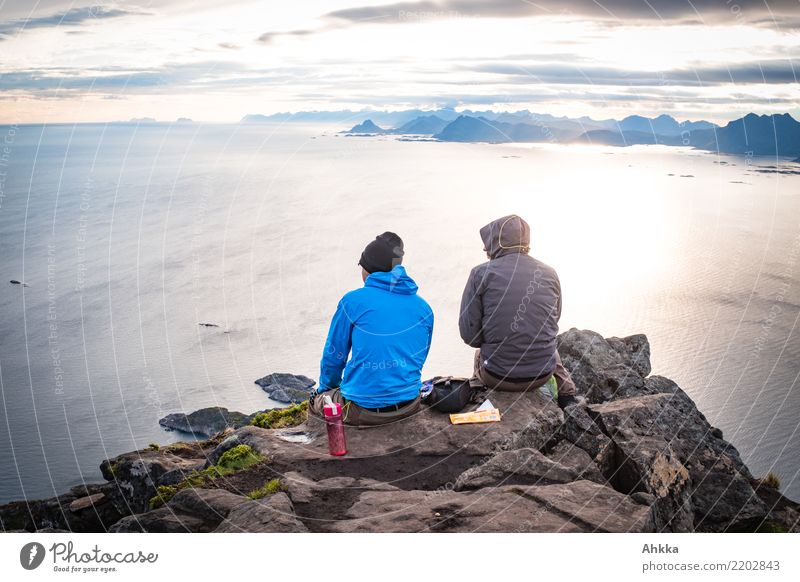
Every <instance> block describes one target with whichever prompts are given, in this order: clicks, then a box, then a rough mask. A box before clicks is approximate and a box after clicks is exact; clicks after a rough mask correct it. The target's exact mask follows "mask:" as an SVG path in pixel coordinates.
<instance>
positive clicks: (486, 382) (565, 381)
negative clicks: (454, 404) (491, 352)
mask: <svg viewBox="0 0 800 582" xmlns="http://www.w3.org/2000/svg"><path fill="white" fill-rule="evenodd" d="M550 376H555V377H556V385H557V386H558V393H559V394H571V395H573V396H575V394H576V392H577V388H576V387H575V382H573V381H572V376H570V375H569V371H568V370H567V369H566V368H565V367H564V365H563V364H562V363H561V356H559V355H558V352H556V369H555V370H554V371H553V373H552V374H550V375H547V376H545V377H544V378H538V379H536V380H532V381H530V382H513V381H511V380H504V379H502V378H497V377H495V376H494V375H493V374H492V373H491V372H489V371H487V370H486V369H484V368H482V367H481V351H480V349H478V350H475V364H474V372H473V375H472V378H471V379H470V384H472V385H473V386H486V387H487V388H490V389H492V390H500V391H508V392H525V391H526V390H534V389H536V388H539V387H541V386H544V385H545V384H547V381H548V380H549V379H550Z"/></svg>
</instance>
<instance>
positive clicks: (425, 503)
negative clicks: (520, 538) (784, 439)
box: [0, 329, 800, 532]
mask: <svg viewBox="0 0 800 582" xmlns="http://www.w3.org/2000/svg"><path fill="white" fill-rule="evenodd" d="M558 341H559V348H558V349H559V353H560V355H561V359H562V361H563V362H564V365H565V366H566V367H567V369H569V370H570V372H571V373H572V376H573V379H574V380H575V383H576V385H577V386H578V389H579V391H580V393H581V395H582V396H583V397H584V398H585V399H586V405H585V406H584V405H577V406H570V407H568V408H567V409H566V411H562V410H561V409H559V408H558V407H557V406H556V405H555V404H554V403H553V402H552V401H550V400H549V399H546V398H545V397H543V396H542V395H541V393H539V392H538V391H535V392H532V393H525V394H518V393H501V392H492V393H490V394H489V397H490V398H491V400H492V402H493V403H494V404H495V405H496V406H497V407H498V408H499V409H500V410H501V412H502V415H503V416H502V420H501V421H500V422H499V423H489V424H472V425H458V426H456V425H452V424H450V422H449V418H448V416H447V415H446V414H441V413H438V412H436V411H434V410H433V409H430V408H427V407H423V408H422V410H421V411H420V413H419V414H417V415H414V416H413V417H411V418H408V419H404V420H403V421H400V422H399V423H397V424H395V425H389V426H380V427H371V428H362V429H359V428H353V427H347V429H346V430H347V442H348V449H349V452H348V454H347V455H346V456H344V457H332V456H330V455H329V454H328V450H327V440H326V437H325V427H324V423H323V422H322V421H320V420H318V419H316V418H313V417H312V418H308V415H307V405H306V403H305V399H306V398H307V396H308V393H309V391H310V389H311V388H312V387H313V385H314V381H313V380H311V379H310V378H306V377H304V376H295V375H292V374H283V373H276V374H270V375H268V376H265V377H264V378H260V379H259V380H258V381H256V383H257V384H258V385H259V386H261V387H262V388H263V389H264V390H265V391H266V392H267V393H268V394H269V395H270V397H271V398H274V396H273V395H274V394H277V395H278V396H279V397H280V398H285V400H284V401H286V402H294V404H291V405H290V406H288V407H286V408H281V409H272V410H265V411H261V412H257V413H253V414H243V413H239V412H232V411H228V410H227V409H225V408H219V407H213V408H209V409H203V410H201V411H196V412H194V413H191V414H188V415H185V414H177V415H169V416H167V417H165V418H164V419H162V421H161V424H162V426H165V427H166V428H170V429H174V430H182V431H185V432H192V433H194V434H195V435H205V436H207V437H208V438H206V439H205V440H199V441H193V442H178V443H174V444H171V445H167V446H158V445H155V444H153V445H151V446H149V447H147V448H145V449H143V450H140V451H133V452H129V453H125V454H122V455H119V456H116V457H114V458H112V459H107V460H105V461H103V462H102V464H101V466H100V468H101V471H102V474H103V477H104V478H105V480H106V482H105V483H98V484H91V485H81V486H78V487H73V488H72V489H70V490H69V491H68V492H67V493H64V494H63V495H60V496H58V497H54V498H50V499H45V500H36V501H17V502H13V503H10V504H7V505H4V506H2V507H0V525H2V529H3V530H4V531H28V532H33V531H41V532H44V531H48V532H52V531H74V532H105V531H110V532H136V531H138V532H211V531H214V532H307V531H311V532H421V531H434V532H439V531H448V532H461V531H463V532H475V531H481V532H654V531H663V532H692V531H698V532H755V531H758V532H790V531H791V532H796V531H798V529H799V528H800V523H799V522H800V504H798V503H796V502H794V501H792V500H790V499H788V498H786V497H784V496H783V495H782V494H781V493H780V491H779V483H778V481H777V479H776V478H775V477H774V475H769V476H767V477H764V476H760V477H756V476H754V475H753V474H751V472H750V470H749V469H748V468H747V466H746V465H745V463H744V462H743V461H742V459H741V457H740V455H739V453H738V451H737V450H736V448H735V447H734V446H733V445H731V444H730V443H728V442H727V441H725V440H724V438H723V434H722V432H721V431H720V430H719V429H717V428H715V427H713V426H711V425H710V424H709V422H708V421H707V419H706V418H705V416H704V415H703V414H702V413H701V412H700V411H699V410H698V409H697V407H696V406H695V404H694V402H693V401H692V400H691V398H690V397H689V396H688V395H687V394H686V393H685V392H684V391H683V390H682V389H681V388H680V387H679V386H678V385H677V384H676V383H675V382H673V381H672V380H670V379H668V378H664V377H662V376H658V375H651V374H650V371H651V369H650V345H649V343H648V341H647V338H646V337H645V336H644V335H642V334H638V335H633V336H628V337H624V338H616V337H612V338H603V337H602V336H601V335H599V334H597V333H595V332H592V331H585V330H584V331H581V330H577V329H570V330H569V331H566V332H564V333H562V334H561V335H560V336H559V338H558ZM301 396H302V398H301Z"/></svg>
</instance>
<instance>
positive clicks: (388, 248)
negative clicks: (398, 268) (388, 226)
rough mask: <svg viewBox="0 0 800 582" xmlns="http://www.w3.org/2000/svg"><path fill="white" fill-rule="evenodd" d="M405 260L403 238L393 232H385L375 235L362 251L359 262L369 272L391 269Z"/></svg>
mask: <svg viewBox="0 0 800 582" xmlns="http://www.w3.org/2000/svg"><path fill="white" fill-rule="evenodd" d="M402 262H403V240H402V239H401V238H400V237H399V236H397V235H396V234H395V233H393V232H388V231H387V232H384V233H383V234H379V235H378V236H376V237H375V240H374V241H372V242H371V243H369V244H368V245H367V247H366V248H365V249H364V252H363V253H361V259H360V260H359V261H358V264H359V265H361V266H362V267H364V270H365V271H367V272H368V273H374V272H376V271H391V270H392V267H394V266H395V265H399V264H401V263H402Z"/></svg>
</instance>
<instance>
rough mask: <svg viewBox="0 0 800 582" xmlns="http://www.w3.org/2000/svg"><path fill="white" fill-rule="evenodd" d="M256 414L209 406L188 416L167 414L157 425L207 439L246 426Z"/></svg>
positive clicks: (181, 413) (177, 413) (184, 414)
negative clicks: (226, 430) (227, 429)
mask: <svg viewBox="0 0 800 582" xmlns="http://www.w3.org/2000/svg"><path fill="white" fill-rule="evenodd" d="M259 412H263V411H259ZM256 414H258V412H255V413H253V414H244V413H242V412H236V411H233V410H228V409H227V408H222V407H221V406H211V407H209V408H201V409H200V410H195V411H194V412H192V413H189V414H186V413H184V412H176V413H173V414H168V415H167V416H165V417H164V418H162V419H161V420H159V421H158V424H160V425H161V426H163V427H164V428H165V429H167V430H178V431H181V432H185V433H189V434H194V435H198V436H201V437H206V438H208V437H211V436H213V435H215V434H217V433H219V432H222V431H224V430H225V429H226V428H239V427H242V426H247V425H248V424H250V422H251V421H252V420H253V417H255V415H256Z"/></svg>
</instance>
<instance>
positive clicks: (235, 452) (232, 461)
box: [217, 445, 262, 471]
mask: <svg viewBox="0 0 800 582" xmlns="http://www.w3.org/2000/svg"><path fill="white" fill-rule="evenodd" d="M261 460H262V458H261V455H259V454H258V453H257V452H255V451H254V450H253V449H252V448H251V447H250V446H249V445H237V446H235V447H233V448H232V449H228V450H227V451H225V452H224V453H223V454H222V456H221V457H220V458H219V461H217V467H221V468H223V469H232V470H234V471H241V470H242V469H247V468H248V467H251V466H253V465H255V464H256V463H260V462H261Z"/></svg>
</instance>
